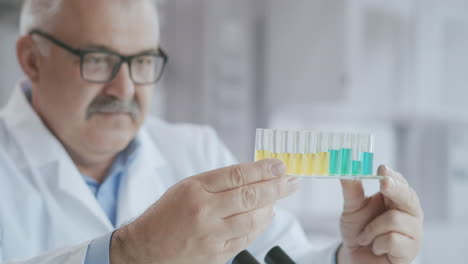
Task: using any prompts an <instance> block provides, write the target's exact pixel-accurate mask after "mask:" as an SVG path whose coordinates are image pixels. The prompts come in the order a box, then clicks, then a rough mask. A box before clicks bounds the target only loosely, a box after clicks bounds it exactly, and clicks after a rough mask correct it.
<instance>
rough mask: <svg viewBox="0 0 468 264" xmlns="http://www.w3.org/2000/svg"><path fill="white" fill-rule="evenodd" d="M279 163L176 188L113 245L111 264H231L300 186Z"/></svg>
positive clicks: (202, 177)
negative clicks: (279, 202)
mask: <svg viewBox="0 0 468 264" xmlns="http://www.w3.org/2000/svg"><path fill="white" fill-rule="evenodd" d="M285 172H286V166H285V164H284V163H283V162H281V161H280V160H276V159H268V160H262V161H258V162H255V163H247V164H239V165H234V166H231V167H227V168H222V169H217V170H214V171H210V172H206V173H202V174H199V175H196V176H192V177H190V178H187V179H185V180H183V181H181V182H179V183H177V184H176V185H174V186H172V187H171V188H170V189H169V190H168V191H167V192H166V193H165V194H164V195H163V196H162V197H161V199H159V200H158V201H157V202H156V203H154V204H153V205H152V206H151V207H150V208H149V209H148V210H147V211H146V212H145V213H144V214H143V215H142V216H141V217H139V218H138V219H137V220H135V221H134V222H133V223H131V224H129V225H127V226H125V227H123V228H121V229H119V230H117V231H116V232H115V233H114V235H113V237H112V241H111V249H110V258H111V264H124V263H125V264H126V263H132V264H143V263H145V264H146V263H158V264H165V263H170V264H177V263H226V262H227V261H228V260H229V259H230V258H232V257H234V256H235V254H237V253H238V252H240V251H241V250H243V249H244V248H246V247H247V246H248V245H249V244H250V243H251V242H252V241H253V240H254V239H255V238H256V237H257V236H258V235H259V234H261V233H262V232H263V231H264V230H265V229H266V228H267V227H268V225H269V224H270V223H271V221H272V219H273V214H274V213H273V206H274V204H275V203H276V201H277V200H279V199H281V198H284V197H286V196H288V195H290V194H292V193H294V192H295V191H296V190H297V189H298V187H299V183H298V180H297V179H296V178H291V177H289V176H286V175H285Z"/></svg>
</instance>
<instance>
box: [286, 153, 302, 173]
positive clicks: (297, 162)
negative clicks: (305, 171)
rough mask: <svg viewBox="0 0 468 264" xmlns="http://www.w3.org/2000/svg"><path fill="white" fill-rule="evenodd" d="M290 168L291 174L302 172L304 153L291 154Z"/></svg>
mask: <svg viewBox="0 0 468 264" xmlns="http://www.w3.org/2000/svg"><path fill="white" fill-rule="evenodd" d="M288 168H289V172H288V173H290V174H296V175H297V174H302V154H299V153H294V154H290V157H289V167H288Z"/></svg>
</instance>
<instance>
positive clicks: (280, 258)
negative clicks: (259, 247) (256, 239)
mask: <svg viewBox="0 0 468 264" xmlns="http://www.w3.org/2000/svg"><path fill="white" fill-rule="evenodd" d="M265 262H266V263H267V264H295V263H296V262H294V261H293V260H292V259H291V258H290V257H289V256H288V254H286V252H284V251H283V250H282V249H281V248H280V247H279V246H276V247H274V248H272V249H270V251H268V253H267V254H266V256H265Z"/></svg>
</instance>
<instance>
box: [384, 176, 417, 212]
mask: <svg viewBox="0 0 468 264" xmlns="http://www.w3.org/2000/svg"><path fill="white" fill-rule="evenodd" d="M381 173H382V174H381V175H382V176H385V179H383V180H381V181H380V192H381V193H382V194H383V195H384V197H386V198H387V199H389V200H390V201H391V202H392V204H393V205H394V207H395V208H396V209H399V210H402V211H403V212H406V213H408V214H410V215H413V216H416V217H419V218H420V217H422V208H421V204H420V202H419V198H418V195H417V194H416V192H415V191H414V190H413V188H411V187H410V186H409V184H407V182H406V180H404V178H403V176H401V174H399V173H397V172H394V171H392V170H391V169H389V168H388V167H385V168H384V169H382V170H381Z"/></svg>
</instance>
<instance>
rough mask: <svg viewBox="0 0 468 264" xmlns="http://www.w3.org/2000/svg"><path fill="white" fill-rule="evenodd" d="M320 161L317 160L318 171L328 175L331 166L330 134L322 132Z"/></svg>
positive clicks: (319, 141) (319, 148) (319, 149)
mask: <svg viewBox="0 0 468 264" xmlns="http://www.w3.org/2000/svg"><path fill="white" fill-rule="evenodd" d="M318 143H319V146H318V162H317V173H318V174H319V175H321V176H328V171H329V166H330V152H328V150H329V149H330V146H329V145H330V134H329V133H320V134H319V140H318Z"/></svg>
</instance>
